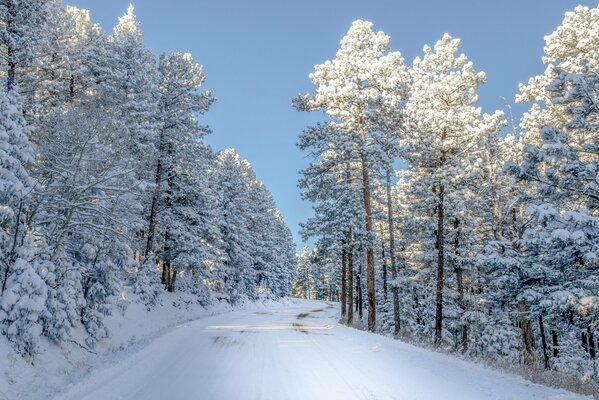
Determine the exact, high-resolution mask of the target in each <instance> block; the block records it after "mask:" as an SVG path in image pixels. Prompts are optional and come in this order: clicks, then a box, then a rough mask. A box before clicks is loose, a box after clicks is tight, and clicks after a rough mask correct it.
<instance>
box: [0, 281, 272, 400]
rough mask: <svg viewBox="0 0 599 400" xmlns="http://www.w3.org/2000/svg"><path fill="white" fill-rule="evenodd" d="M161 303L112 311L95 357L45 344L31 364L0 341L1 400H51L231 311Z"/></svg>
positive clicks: (182, 301) (190, 302)
mask: <svg viewBox="0 0 599 400" xmlns="http://www.w3.org/2000/svg"><path fill="white" fill-rule="evenodd" d="M161 302H162V304H160V305H158V306H157V307H156V308H155V309H153V310H151V311H148V310H147V308H146V307H145V306H143V305H142V304H141V303H140V301H139V300H138V299H137V298H136V297H135V296H133V297H132V298H130V299H129V304H128V307H127V308H126V311H125V313H124V314H123V313H122V312H121V311H120V310H119V309H118V308H117V307H114V309H113V315H112V316H110V317H107V318H106V320H105V323H106V325H107V326H108V328H109V330H110V332H111V337H110V338H109V339H106V340H102V341H100V342H99V343H98V345H97V346H96V347H95V348H94V349H93V351H94V353H96V354H92V353H89V352H87V351H85V350H84V349H83V348H81V347H80V346H79V345H77V344H76V343H73V342H64V343H62V344H60V345H56V344H54V343H51V342H49V341H48V340H46V339H45V338H44V339H43V341H42V345H41V350H40V354H38V355H36V357H35V358H34V359H33V360H30V361H27V360H25V359H24V358H22V357H21V356H20V355H19V354H17V353H16V352H15V351H14V350H13V349H12V348H11V346H10V344H9V343H8V341H7V339H6V337H4V336H1V335H0V400H41V399H44V400H46V399H50V398H52V397H54V396H56V394H57V393H59V392H61V391H64V390H65V388H67V387H69V386H72V385H73V384H74V383H76V382H80V381H85V380H86V379H87V378H88V377H89V376H90V374H92V373H93V372H94V371H96V370H105V369H110V368H111V367H112V366H113V365H115V364H116V363H117V362H119V361H120V360H122V359H124V358H127V357H130V356H131V355H132V354H135V353H136V352H137V351H140V350H141V349H145V347H146V346H148V345H149V344H151V345H154V344H153V343H152V341H153V340H154V339H156V338H159V337H161V336H162V335H164V334H167V333H169V332H170V331H172V330H174V331H177V328H176V327H177V326H180V325H182V324H185V323H187V322H189V321H192V320H198V319H200V318H205V317H209V316H211V315H215V314H222V313H226V312H230V311H232V310H233V308H232V307H231V306H230V305H228V304H226V303H220V304H216V305H213V306H211V307H209V308H208V309H205V308H203V307H202V306H200V305H199V304H198V303H197V301H196V297H195V296H194V295H192V294H188V293H182V292H181V293H175V294H172V293H163V294H162V295H161ZM272 303H274V302H272V301H263V302H257V303H251V302H250V303H246V304H244V305H242V306H238V307H237V309H239V308H247V309H250V310H260V309H262V308H264V307H266V306H268V305H269V304H272ZM74 336H75V341H76V342H77V343H79V344H81V345H84V346H85V336H86V335H85V332H84V329H83V327H82V326H78V327H76V329H75V331H74ZM106 400H112V399H110V398H106Z"/></svg>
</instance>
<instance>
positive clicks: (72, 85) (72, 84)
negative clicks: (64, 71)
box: [69, 75, 75, 103]
mask: <svg viewBox="0 0 599 400" xmlns="http://www.w3.org/2000/svg"><path fill="white" fill-rule="evenodd" d="M74 98H75V75H71V76H70V77H69V103H72V102H73V99H74Z"/></svg>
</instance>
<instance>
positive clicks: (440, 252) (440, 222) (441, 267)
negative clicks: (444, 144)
mask: <svg viewBox="0 0 599 400" xmlns="http://www.w3.org/2000/svg"><path fill="white" fill-rule="evenodd" d="M437 195H438V200H437V202H438V204H437V293H436V294H437V299H436V306H437V307H436V315H435V317H436V318H435V343H436V344H440V343H441V339H442V334H443V285H444V279H445V277H444V272H445V253H444V245H445V235H444V230H443V229H444V222H445V221H444V218H445V215H444V209H443V200H444V199H443V196H444V195H445V187H444V186H443V185H442V184H439V191H438V193H437Z"/></svg>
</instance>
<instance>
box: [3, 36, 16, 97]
mask: <svg viewBox="0 0 599 400" xmlns="http://www.w3.org/2000/svg"><path fill="white" fill-rule="evenodd" d="M8 29H9V28H7V30H8ZM13 53H14V51H13V49H12V47H11V46H10V45H9V46H8V48H7V49H6V58H7V59H8V71H7V72H6V92H7V93H10V91H11V90H12V89H13V88H14V87H15V79H16V78H15V75H16V74H15V71H16V69H17V66H16V64H15V62H14V61H13V59H12V56H13Z"/></svg>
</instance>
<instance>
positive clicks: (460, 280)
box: [453, 219, 468, 351]
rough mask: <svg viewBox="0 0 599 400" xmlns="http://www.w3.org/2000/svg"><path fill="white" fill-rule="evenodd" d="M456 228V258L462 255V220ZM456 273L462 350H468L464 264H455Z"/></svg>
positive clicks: (457, 221) (454, 246) (455, 222)
mask: <svg viewBox="0 0 599 400" xmlns="http://www.w3.org/2000/svg"><path fill="white" fill-rule="evenodd" d="M454 228H455V240H454V242H453V250H454V253H455V255H456V258H459V256H460V231H459V229H460V220H459V219H456V220H455V221H454ZM455 273H456V282H457V289H458V306H459V307H460V331H461V332H460V334H461V336H462V339H461V341H462V350H464V351H466V350H468V326H467V325H466V324H465V323H464V321H462V318H463V316H464V312H465V309H466V305H465V303H464V270H463V268H462V265H461V264H460V263H459V260H458V264H456V265H455Z"/></svg>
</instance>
